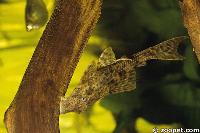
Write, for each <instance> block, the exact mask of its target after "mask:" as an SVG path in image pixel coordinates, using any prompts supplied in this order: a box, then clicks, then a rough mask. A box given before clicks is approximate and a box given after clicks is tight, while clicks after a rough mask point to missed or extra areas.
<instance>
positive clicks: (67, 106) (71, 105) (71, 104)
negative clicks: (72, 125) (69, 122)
mask: <svg viewBox="0 0 200 133" xmlns="http://www.w3.org/2000/svg"><path fill="white" fill-rule="evenodd" d="M86 109H87V106H86V105H85V104H83V103H81V102H80V101H79V100H78V99H74V98H70V97H69V98H66V99H62V100H61V102H60V114H66V113H69V112H76V113H81V112H83V111H85V110H86Z"/></svg>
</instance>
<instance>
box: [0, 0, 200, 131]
mask: <svg viewBox="0 0 200 133" xmlns="http://www.w3.org/2000/svg"><path fill="white" fill-rule="evenodd" d="M44 2H45V4H46V6H47V9H48V12H49V16H51V13H52V11H53V8H54V4H55V1H53V0H45V1H44ZM25 5H26V1H25V0H0V133H6V129H5V127H4V124H3V117H4V112H5V111H6V109H7V108H8V106H9V104H10V103H11V101H12V100H13V98H14V96H15V94H16V92H17V89H18V87H19V84H20V82H21V80H22V77H23V74H24V72H25V70H26V67H27V65H28V63H29V61H30V59H31V56H32V54H33V52H34V49H35V47H36V45H37V43H38V41H39V39H40V37H41V35H42V32H43V30H44V27H45V26H44V27H42V28H40V29H38V30H33V31H31V32H27V31H26V26H25ZM183 35H185V36H188V34H187V31H186V29H185V28H184V26H183V23H182V16H181V11H180V8H179V5H178V1H175V0H123V1H122V0H104V1H103V5H102V14H101V18H100V20H99V23H98V24H97V27H96V28H95V30H94V31H93V33H92V36H91V37H90V39H89V42H88V44H87V47H86V48H85V50H84V53H83V54H82V56H81V59H80V61H79V63H78V66H77V68H76V70H75V73H74V75H73V78H72V80H71V83H70V86H69V89H68V92H67V94H66V95H69V94H70V92H71V91H72V90H73V89H74V88H75V87H76V85H77V84H78V82H79V80H80V78H81V76H82V74H83V72H84V70H85V69H86V68H87V66H88V65H89V64H90V63H91V61H92V60H96V59H98V56H99V55H100V54H101V52H102V50H103V49H105V48H106V47H108V46H111V47H112V48H113V50H114V52H115V53H116V56H117V57H118V58H120V57H121V56H127V57H130V56H131V55H132V54H134V53H136V52H139V51H141V50H144V49H145V48H148V47H150V46H154V45H156V44H158V43H159V42H162V41H164V40H167V39H170V38H173V37H176V36H183ZM179 51H180V53H182V54H183V55H184V56H185V60H184V61H156V60H153V61H149V62H148V64H147V65H146V66H144V67H141V68H138V69H137V70H136V72H137V80H136V82H137V89H136V90H134V91H132V92H127V93H122V94H116V95H110V96H108V97H106V98H104V99H102V100H100V101H98V102H97V103H96V104H95V105H93V106H92V107H90V109H88V111H86V112H84V113H81V114H75V113H69V114H66V115H61V116H60V130H61V133H65V132H66V133H94V132H95V133H112V132H115V133H135V132H138V133H151V132H152V129H153V128H154V127H158V128H180V127H184V128H200V75H199V71H200V69H199V65H198V63H197V59H196V57H195V55H194V52H193V50H192V47H191V42H190V40H189V39H187V40H185V41H184V43H183V44H182V45H181V47H180V49H179Z"/></svg>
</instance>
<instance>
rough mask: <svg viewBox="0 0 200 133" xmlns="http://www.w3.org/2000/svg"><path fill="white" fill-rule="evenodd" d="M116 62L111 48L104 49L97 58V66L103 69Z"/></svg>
mask: <svg viewBox="0 0 200 133" xmlns="http://www.w3.org/2000/svg"><path fill="white" fill-rule="evenodd" d="M115 61H116V58H115V54H114V52H113V50H112V48H111V47H108V48H106V49H105V50H104V51H103V52H102V54H101V56H100V57H99V61H98V66H99V67H103V66H107V65H109V64H112V63H114V62H115Z"/></svg>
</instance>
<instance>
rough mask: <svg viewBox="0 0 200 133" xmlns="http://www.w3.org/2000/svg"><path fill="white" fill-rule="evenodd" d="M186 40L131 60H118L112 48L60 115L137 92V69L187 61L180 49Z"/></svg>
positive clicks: (157, 47) (92, 66)
mask: <svg viewBox="0 0 200 133" xmlns="http://www.w3.org/2000/svg"><path fill="white" fill-rule="evenodd" d="M185 38H186V37H176V38H172V39H170V40H167V41H164V42H162V43H160V44H158V45H155V46H153V47H150V48H147V49H145V50H143V51H141V52H139V53H136V54H134V55H133V56H132V57H131V58H130V59H128V58H121V59H116V58H115V54H114V52H113V51H112V49H111V48H107V49H105V50H104V51H103V53H102V54H101V56H100V58H99V61H98V62H97V63H96V62H94V61H93V62H92V63H91V64H90V65H89V67H88V69H87V70H86V71H85V73H84V74H83V76H82V78H81V81H80V83H79V84H78V86H77V87H76V88H75V89H74V90H73V92H72V94H71V95H70V96H69V97H67V98H62V99H61V105H60V113H67V112H82V111H85V110H86V109H87V107H88V106H90V105H92V104H94V103H95V102H96V101H98V100H99V99H101V98H103V97H105V96H107V95H110V94H116V93H122V92H126V91H132V90H134V89H135V88H136V70H135V69H136V68H137V67H141V66H144V65H146V62H147V61H148V60H152V59H159V60H183V56H181V55H180V54H179V53H178V52H177V48H178V45H179V44H180V42H181V41H183V40H184V39H185Z"/></svg>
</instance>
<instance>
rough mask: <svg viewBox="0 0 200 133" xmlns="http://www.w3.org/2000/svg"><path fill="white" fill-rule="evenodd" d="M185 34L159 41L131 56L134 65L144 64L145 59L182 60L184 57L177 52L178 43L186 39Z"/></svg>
mask: <svg viewBox="0 0 200 133" xmlns="http://www.w3.org/2000/svg"><path fill="white" fill-rule="evenodd" d="M186 38H187V37H186V36H180V37H175V38H172V39H169V40H167V41H164V42H161V43H159V44H157V45H155V46H153V47H150V48H147V49H145V50H143V51H141V52H139V53H137V54H134V55H133V56H132V59H133V60H134V61H135V63H136V66H138V67H139V66H144V65H145V64H146V61H148V60H152V59H157V60H183V59H184V57H183V56H182V55H180V54H179V53H178V46H179V44H180V43H181V42H182V41H183V40H184V39H186Z"/></svg>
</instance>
